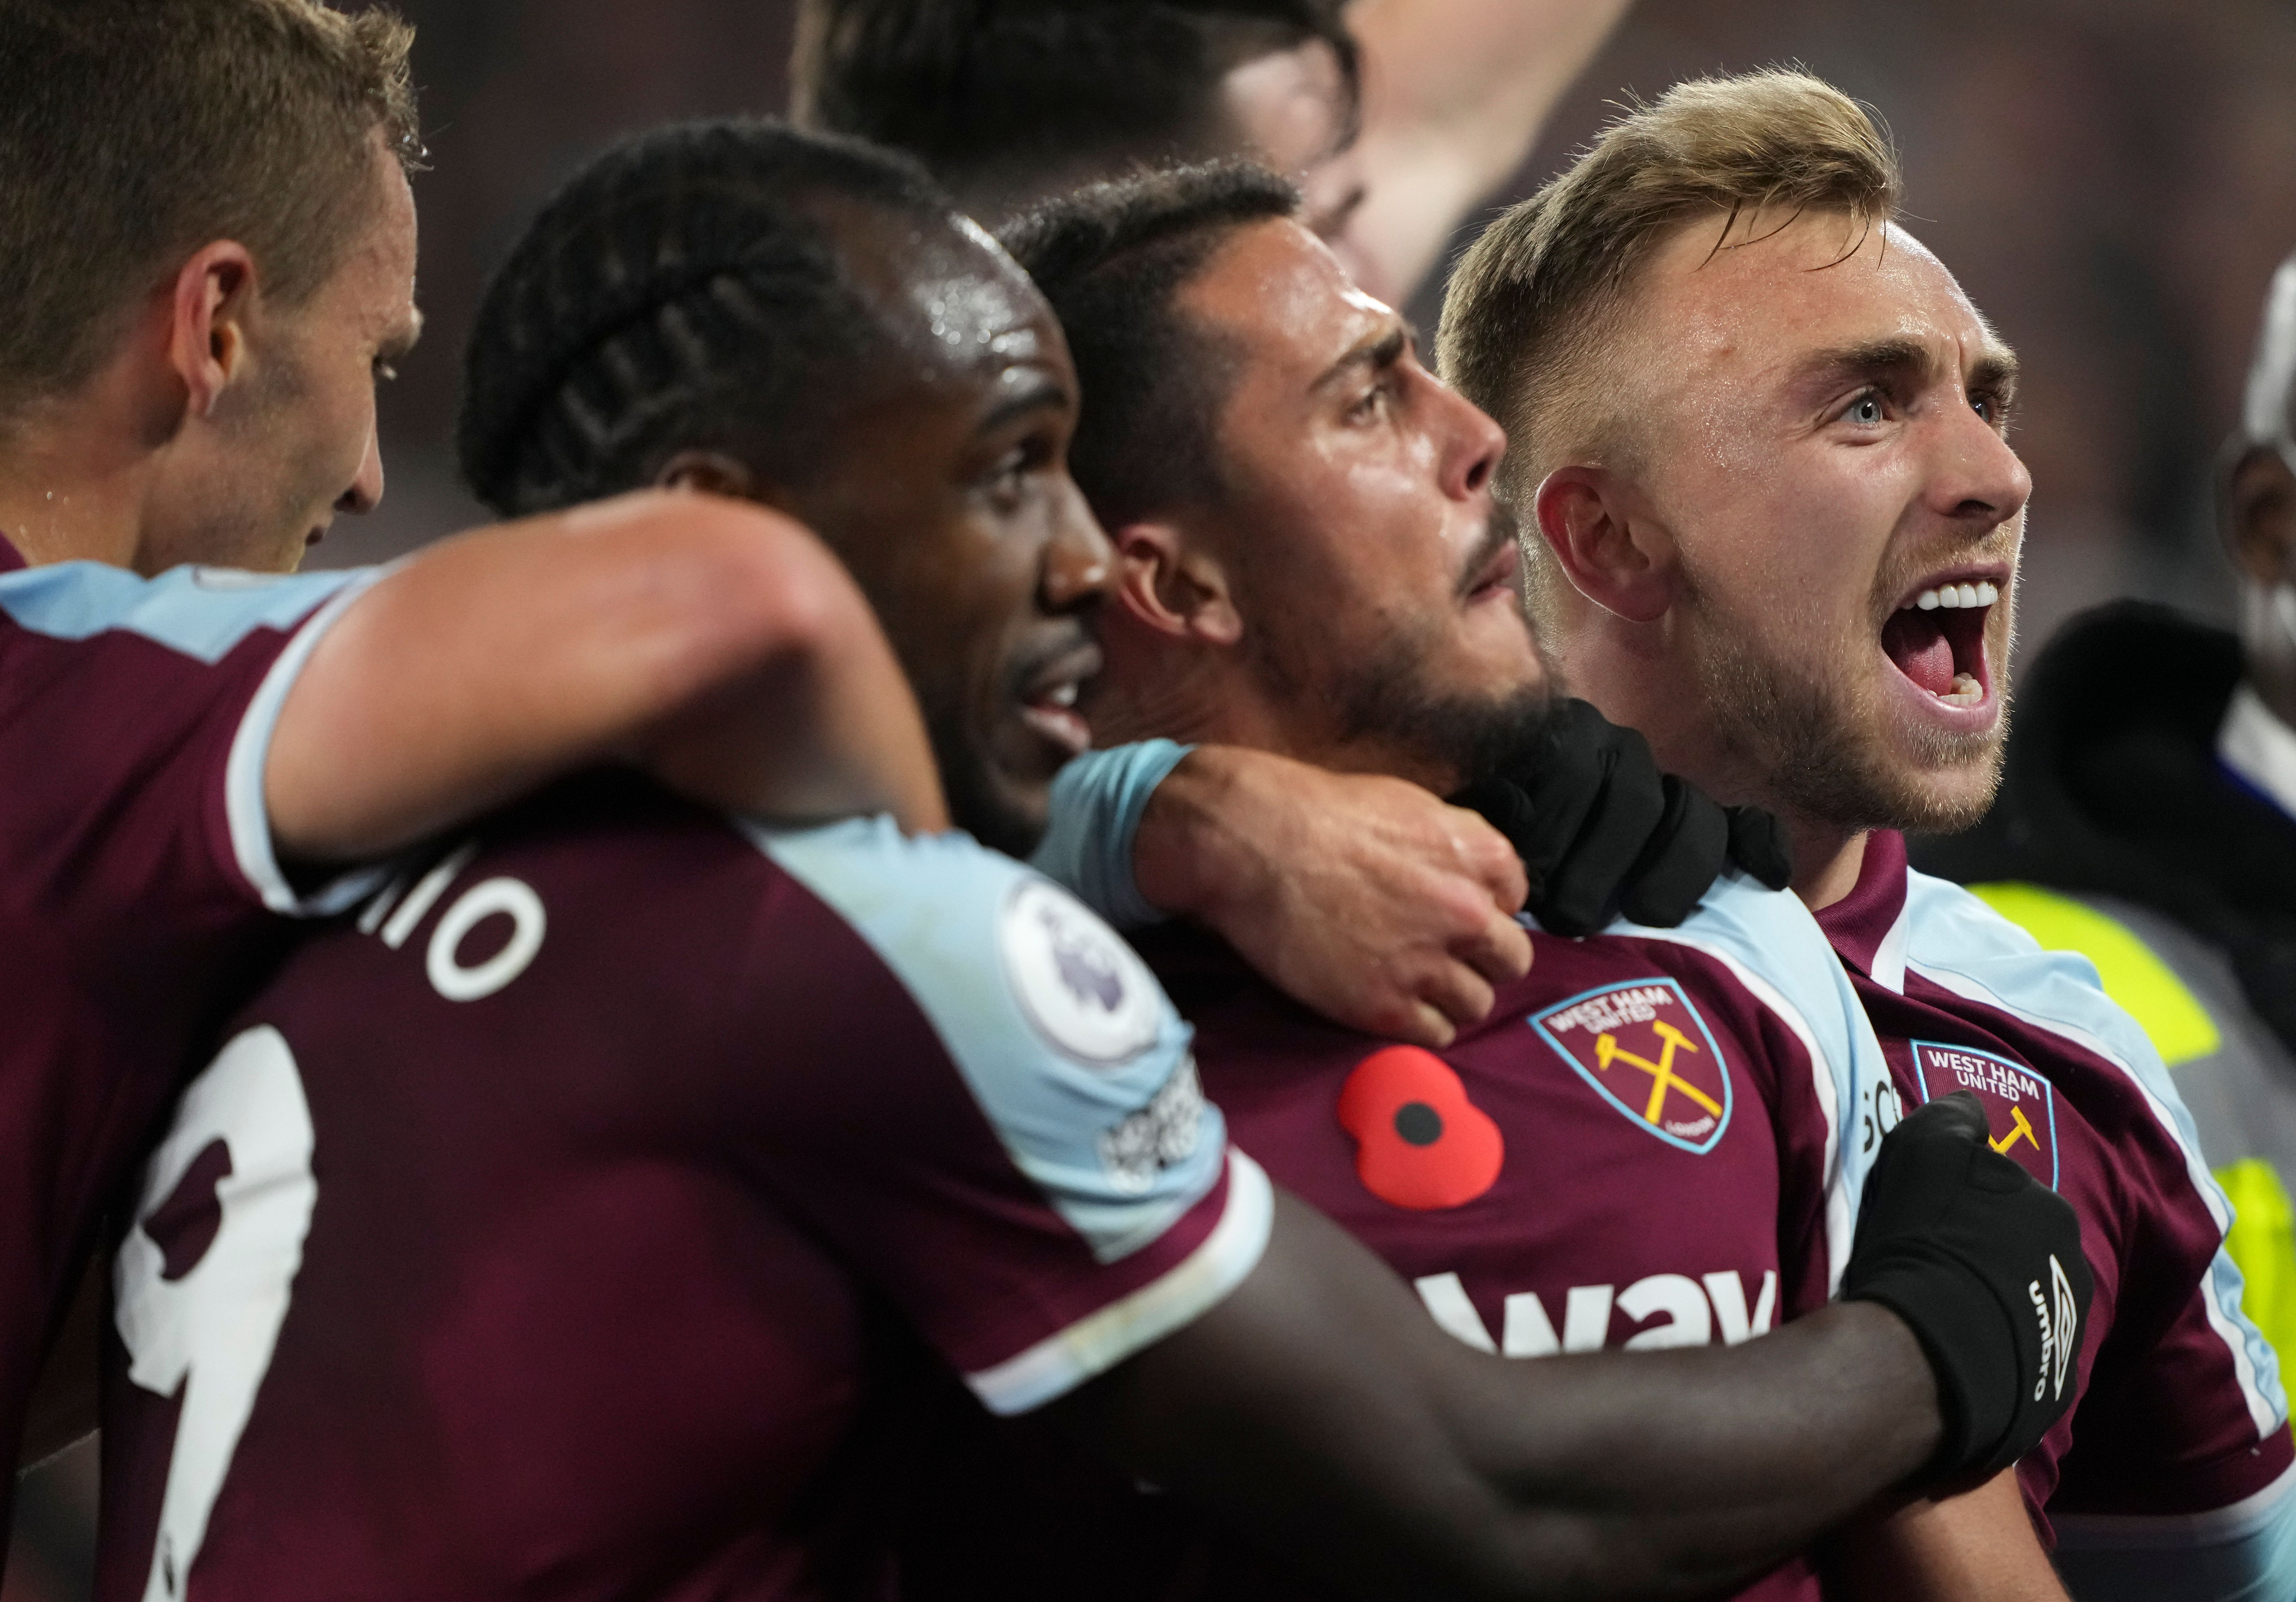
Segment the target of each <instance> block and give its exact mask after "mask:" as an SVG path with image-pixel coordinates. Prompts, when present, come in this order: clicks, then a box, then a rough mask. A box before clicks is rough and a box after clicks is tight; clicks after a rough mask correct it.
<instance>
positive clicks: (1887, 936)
mask: <svg viewBox="0 0 2296 1602" xmlns="http://www.w3.org/2000/svg"><path fill="white" fill-rule="evenodd" d="M1817 926H1818V928H1822V929H1824V930H1825V937H1826V939H1827V940H1829V941H1831V942H1832V943H1833V952H1834V955H1836V956H1838V957H1840V958H1841V960H1843V961H1844V962H1847V963H1848V964H1849V966H1850V967H1852V968H1854V969H1857V971H1858V972H1859V973H1861V974H1864V975H1865V976H1866V977H1867V978H1869V979H1871V980H1873V981H1874V983H1875V984H1877V985H1886V986H1887V987H1888V988H1890V989H1891V990H1903V989H1904V988H1905V985H1906V938H1905V928H1906V837H1905V836H1903V835H1901V834H1899V833H1898V831H1897V830H1894V829H1877V830H1874V831H1873V832H1872V833H1871V834H1869V835H1867V836H1866V860H1865V861H1864V862H1861V863H1860V864H1859V865H1858V869H1857V885H1856V886H1855V887H1852V888H1851V890H1850V892H1849V895H1845V896H1843V897H1842V898H1841V900H1840V901H1837V902H1835V903H1833V905H1832V906H1830V907H1828V908H1826V909H1825V911H1822V912H1820V913H1819V914H1818V915H1817Z"/></svg>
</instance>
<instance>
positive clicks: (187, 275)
mask: <svg viewBox="0 0 2296 1602" xmlns="http://www.w3.org/2000/svg"><path fill="white" fill-rule="evenodd" d="M256 288H257V283H256V272H255V257H252V256H250V254H249V253H248V250H247V248H246V247H245V246H244V245H239V244H234V243H233V242H232V241H230V240H217V241H215V242H214V243H212V244H210V245H208V246H205V247H203V248H202V249H201V250H200V251H199V252H198V253H197V254H195V255H194V256H193V257H192V258H191V259H190V260H189V261H187V262H185V263H184V266H183V268H182V270H181V271H179V272H178V273H177V274H176V286H175V294H174V297H173V315H172V317H171V318H170V321H169V323H168V330H169V336H168V364H169V365H171V366H172V367H174V369H175V370H176V377H177V378H178V379H180V380H182V382H183V385H184V395H185V397H186V402H187V404H188V405H189V406H190V408H191V413H192V415H193V416H194V417H208V416H211V415H212V414H213V413H214V412H215V409H216V403H217V402H218V401H220V400H221V399H222V398H223V393H224V391H225V389H227V388H230V387H231V386H232V384H233V383H234V381H235V380H237V379H238V378H239V377H240V375H241V374H242V372H244V371H245V369H246V365H247V338H248V323H249V319H250V314H251V313H252V311H253V309H254V302H255V296H256Z"/></svg>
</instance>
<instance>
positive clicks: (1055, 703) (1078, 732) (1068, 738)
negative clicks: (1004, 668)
mask: <svg viewBox="0 0 2296 1602" xmlns="http://www.w3.org/2000/svg"><path fill="white" fill-rule="evenodd" d="M1099 671H1100V648H1099V647H1098V646H1096V645H1085V646H1080V647H1078V649H1076V650H1069V651H1064V652H1062V654H1061V655H1060V656H1059V657H1058V658H1054V660H1053V661H1051V662H1048V663H1046V665H1045V666H1043V667H1041V668H1039V669H1037V672H1036V673H1034V674H1031V675H1030V676H1029V680H1028V683H1027V687H1026V688H1025V689H1023V690H1022V691H1021V722H1023V723H1027V724H1028V725H1029V728H1031V729H1033V730H1035V731H1036V732H1037V734H1039V735H1041V736H1043V738H1044V739H1046V740H1048V741H1050V742H1051V743H1052V744H1053V745H1054V746H1057V747H1058V748H1060V749H1061V750H1062V752H1063V753H1064V754H1065V755H1067V756H1083V755H1084V754H1085V753H1086V752H1087V751H1088V750H1090V749H1092V725H1091V724H1090V723H1087V722H1086V721H1085V718H1084V715H1083V714H1082V713H1080V712H1078V710H1077V699H1078V697H1079V696H1080V695H1081V694H1082V693H1083V691H1084V685H1085V681H1086V680H1087V679H1089V678H1091V677H1092V676H1093V674H1096V673H1098V672H1099Z"/></svg>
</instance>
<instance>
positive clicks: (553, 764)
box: [264, 491, 946, 862]
mask: <svg viewBox="0 0 2296 1602" xmlns="http://www.w3.org/2000/svg"><path fill="white" fill-rule="evenodd" d="M618 758H622V759H632V760H636V761H638V762H640V763H641V764H644V765H646V766H648V767H649V768H651V769H652V771H653V772H656V773H657V775H658V776H660V777H661V778H662V779H663V780H665V781H667V782H668V783H670V784H671V785H673V786H674V787H675V788H677V789H681V790H684V791H685V792H686V793H688V794H690V795H693V797H695V798H697V799H700V800H702V801H706V802H709V803H710V804H712V805H720V806H725V807H728V808H731V809H734V810H737V811H742V812H747V813H760V814H766V815H772V816H776V817H783V818H791V819H812V818H822V817H830V816H837V815H842V814H846V813H861V812H877V811H887V812H891V813H894V814H895V815H896V816H897V817H898V819H899V820H900V821H902V823H903V824H904V825H905V826H906V827H910V828H914V829H937V828H941V827H945V826H946V813H945V811H944V809H943V805H942V802H941V797H940V792H939V781H938V779H937V777H936V775H935V773H934V771H933V767H932V762H931V750H930V747H929V746H928V745H927V743H926V740H925V737H924V732H923V726H922V719H921V718H920V716H919V715H918V712H917V709H916V705H915V701H914V697H913V696H912V694H911V692H910V691H909V688H908V685H907V682H906V679H905V678H904V677H903V676H902V674H901V672H900V669H899V666H898V663H897V662H896V660H895V659H894V658H893V655H892V652H891V650H890V647H889V646H888V645H887V644H886V642H885V640H884V637H883V634H882V633H881V631H880V629H879V628H878V626H877V624H876V620H875V618H874V617H873V615H872V614H871V612H870V610H869V609H868V606H867V603H866V602H865V601H864V600H863V599H862V597H861V595H860V593H859V592H858V590H857V589H856V588H855V586H854V584H853V583H852V580H851V579H850V578H849V576H847V574H846V573H845V571H844V569H843V568H842V567H841V566H840V564H839V563H838V561H837V560H836V558H835V557H834V556H832V554H831V553H830V552H828V551H827V550H826V549H825V548H824V546H822V545H821V544H820V543H819V542H818V541H817V540H816V539H815V538H814V537H813V535H811V534H809V533H808V531H807V530H806V529H805V528H804V527H802V526H800V525H799V524H797V523H795V522H793V521H791V519H787V518H785V517H783V516H781V515H780V514H778V513H775V512H773V511H767V510H766V509H764V508H761V507H756V506H751V505H748V504H744V503H735V502H732V501H726V500H721V499H717V498H715V497H710V496H705V495H700V494H691V493H685V492H659V491H653V492H645V493H642V494H633V495H627V496H623V497H619V498H618V499H616V500H613V501H609V502H603V503H597V504H595V505H592V506H586V507H582V508H578V509H576V510H574V511H568V512H562V513H554V514H551V515H547V516H543V517H537V518H532V519H526V520H524V521H521V522H517V523H511V524H505V525H503V526H500V527H493V528H488V529H482V530H480V531H479V532H477V533H473V534H469V535H463V536H461V537H460V538H457V539H454V540H450V541H447V542H444V543H443V544H439V545H438V546H436V547H433V548H432V549H430V550H428V551H425V552H422V553H421V554H420V555H418V556H416V557H415V558H414V559H413V560H410V561H408V562H407V563H406V564H405V565H404V566H403V567H401V568H398V569H397V570H395V571H393V572H391V573H389V574H388V575H387V576H384V577H383V578H382V579H381V581H380V582H378V583H377V584H374V585H373V586H372V587H371V588H370V589H369V590H368V591H367V592H365V593H364V594H362V595H360V596H359V597H358V599H357V601H354V602H353V603H352V604H351V605H350V606H349V608H348V609H347V610H346V611H345V612H344V613H343V615H342V616H341V617H340V619H339V620H338V621H337V622H335V624H334V625H333V626H332V628H331V629H330V630H329V631H328V633H327V634H326V636H325V637H324V639H323V640H321V641H320V642H318V644H317V646H316V649H315V650H313V651H312V652H311V655H310V658H309V660H308V662H307V664H306V665H305V666H303V668H302V670H301V673H300V674H299V676H298V677H297V679H296V681H295V682H294V684H293V686H292V687H291V690H290V691H289V692H288V694H287V697H286V699H285V701H284V703H283V706H282V707H281V711H280V715H279V721H278V725H277V728H276V729H275V732H274V733H273V735H272V739H271V745H270V749H269V752H268V756H267V760H266V764H265V768H264V792H265V797H266V803H267V805H268V807H269V810H270V814H271V821H272V828H273V831H274V834H275V838H276V840H277V844H278V849H279V852H280V854H281V855H282V856H284V857H292V858H296V859H299V860H305V861H317V862H324V861H339V860H343V859H347V858H351V857H357V856H361V855H368V854H375V853H378V852H383V851H388V850H390V849H393V848H395V847H397V846H401V845H404V844H406V843H407V842H409V841H411V840H414V839H416V838H421V837H422V836H423V835H426V834H429V833H431V832H433V831H435V830H439V829H440V828H443V827H446V826H447V825H450V824H452V823H455V822H458V821H462V820H463V819H465V818H467V817H470V816H471V815H472V814H474V813H479V812H482V811H484V810H486V809H487V808H488V807H490V806H492V805H496V804H498V803H500V802H502V801H504V800H506V799H509V798H511V797H514V796H517V795H519V794H521V793H522V792H523V791H525V790H527V789H531V788H533V787H534V786H536V785H537V784H540V783H544V782H546V781H549V780H551V779H553V778H555V777H556V776H558V775H559V774H561V773H563V772H568V771H570V770H571V769H573V768H577V767H579V766H582V765H585V764H589V763H592V762H596V761H600V760H609V759H618Z"/></svg>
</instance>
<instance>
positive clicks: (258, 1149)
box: [112, 1028, 319, 1602]
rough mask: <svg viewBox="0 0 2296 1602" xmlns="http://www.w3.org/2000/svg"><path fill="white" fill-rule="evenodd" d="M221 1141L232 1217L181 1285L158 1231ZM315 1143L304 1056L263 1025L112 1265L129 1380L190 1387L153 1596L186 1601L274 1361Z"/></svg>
mask: <svg viewBox="0 0 2296 1602" xmlns="http://www.w3.org/2000/svg"><path fill="white" fill-rule="evenodd" d="M217 1141H221V1142H222V1143H223V1144H224V1147H225V1150H226V1151H227V1152H228V1153H229V1156H230V1159H231V1172H230V1173H228V1174H226V1175H225V1177H224V1178H223V1179H222V1180H220V1181H217V1185H216V1188H215V1199H216V1202H217V1205H218V1206H220V1208H221V1209H222V1214H223V1219H222V1222H221V1223H220V1224H219V1225H218V1226H217V1230H216V1233H215V1238H214V1239H213V1240H212V1241H211V1242H210V1243H209V1246H208V1248H207V1251H206V1252H205V1253H204V1254H203V1255H201V1257H200V1259H199V1261H198V1262H197V1263H195V1264H193V1267H192V1268H191V1269H190V1270H189V1271H187V1272H185V1273H184V1274H183V1275H182V1277H181V1278H178V1279H169V1278H168V1274H167V1266H168V1265H167V1261H166V1258H165V1257H164V1255H162V1254H161V1252H160V1247H159V1246H157V1245H156V1244H155V1243H154V1242H153V1241H152V1238H151V1236H149V1235H148V1234H146V1233H144V1229H143V1226H144V1224H145V1223H146V1222H148V1221H149V1220H150V1218H151V1217H152V1214H153V1213H154V1212H156V1211H157V1210H158V1209H159V1208H160V1206H161V1205H162V1204H163V1203H165V1202H166V1201H167V1200H168V1197H170V1196H172V1195H173V1194H174V1193H175V1191H176V1187H177V1186H178V1185H180V1184H182V1183H183V1181H184V1175H185V1174H186V1173H188V1172H189V1171H190V1170H191V1167H192V1165H193V1163H194V1162H196V1161H197V1160H198V1158H199V1156H200V1154H201V1152H203V1151H205V1150H206V1149H207V1148H209V1146H212V1145H214V1144H215V1143H216V1142H217ZM311 1145H312V1137H311V1111H310V1108H309V1107H308V1105H307V1104H306V1102H305V1101H304V1099H303V1083H302V1079H301V1077H300V1076H299V1075H298V1074H297V1072H296V1068H295V1057H294V1054H293V1053H292V1052H291V1051H290V1050H288V1048H287V1042H286V1041H285V1039H284V1038H283V1037H282V1036H281V1034H279V1032H278V1031H277V1030H276V1029H271V1028H257V1029H250V1030H248V1031H247V1032H246V1033H245V1034H242V1035H240V1036H239V1037H238V1038H237V1039H235V1040H234V1041H233V1042H231V1043H230V1044H229V1045H227V1046H225V1048H224V1049H223V1052H222V1054H221V1055H220V1056H218V1057H217V1058H216V1059H215V1061H214V1062H213V1063H211V1064H210V1065H209V1067H208V1069H207V1071H206V1072H205V1073H203V1074H201V1075H200V1076H199V1077H198V1078H197V1079H196V1080H194V1081H193V1082H192V1087H191V1089H190V1090H189V1091H185V1092H184V1100H183V1105H182V1106H181V1107H180V1108H177V1109H176V1122H175V1125H174V1127H173V1128H172V1129H170V1130H169V1131H168V1138H167V1140H166V1141H165V1142H164V1143H163V1144H162V1145H161V1146H160V1149H159V1150H158V1151H157V1152H156V1153H154V1154H153V1155H152V1161H151V1164H150V1165H149V1166H148V1167H146V1169H145V1170H144V1174H143V1193H142V1195H141V1196H140V1197H138V1198H137V1201H136V1206H135V1228H134V1229H132V1230H129V1231H128V1232H127V1239H126V1241H125V1242H124V1243H122V1245H121V1246H120V1248H119V1261H118V1263H116V1264H115V1265H114V1266H113V1269H112V1288H113V1294H114V1296H115V1299H116V1302H117V1308H116V1311H115V1312H114V1314H113V1318H114V1320H115V1321H116V1322H117V1323H118V1325H119V1338H120V1339H121V1341H122V1342H124V1343H125V1344H126V1345H127V1355H128V1358H129V1360H130V1361H129V1366H128V1370H127V1373H128V1377H129V1378H131V1379H133V1380H134V1381H135V1383H136V1384H137V1385H141V1386H143V1388H144V1389H145V1390H147V1391H155V1392H157V1393H158V1394H160V1395H162V1396H172V1395H173V1394H175V1393H176V1387H177V1386H178V1385H182V1386H184V1401H183V1410H182V1412H181V1415H180V1417H179V1418H178V1421H177V1423H176V1444H175V1450H174V1451H173V1453H172V1454H171V1456H170V1457H169V1459H168V1489H167V1493H166V1495H165V1497H164V1498H163V1499H162V1500H161V1503H160V1529H159V1534H158V1537H157V1539H156V1540H155V1541H153V1543H152V1573H151V1577H150V1579H149V1581H148V1582H146V1583H145V1585H144V1588H143V1597H144V1602H176V1599H177V1598H181V1597H182V1596H183V1594H184V1582H185V1581H186V1580H187V1579H188V1578H189V1576H190V1573H191V1568H192V1563H193V1559H194V1558H196V1557H198V1556H199V1550H200V1543H201V1541H202V1540H203V1539H204V1538H205V1536H206V1534H207V1527H208V1515H209V1512H210V1511H211V1510H212V1509H213V1508H214V1507H215V1501H216V1495H217V1492H220V1491H221V1490H222V1489H223V1480H224V1475H225V1473H226V1472H227V1471H228V1470H229V1468H230V1467H231V1457H232V1453H233V1452H234V1451H235V1450H236V1449H237V1448H238V1445H239V1437H240V1433H241V1432H242V1430H244V1429H245V1428H246V1427H247V1419H248V1415H249V1414H250V1412H251V1411H252V1410H254V1407H255V1393H256V1391H257V1389H258V1387H259V1386H260V1385H262V1383H263V1376H264V1373H265V1371H266V1370H267V1369H269V1368H270V1367H271V1352H272V1348H273V1346H274V1345H275V1343H276V1342H277V1341H278V1338H279V1327H280V1325H281V1324H283V1323H284V1322H285V1321H286V1318H287V1302H288V1296H289V1294H290V1292H291V1288H292V1287H293V1286H294V1283H295V1274H296V1271H298V1270H299V1269H300V1268H301V1267H302V1264H303V1238H304V1236H305V1235H306V1234H307V1233H308V1232H309V1230H310V1228H311V1209H312V1207H313V1206H315V1205H316V1202H317V1200H318V1195H319V1187H318V1183H317V1181H316V1180H314V1179H313V1178H312V1177H311ZM187 1381H188V1383H186V1382H187Z"/></svg>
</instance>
